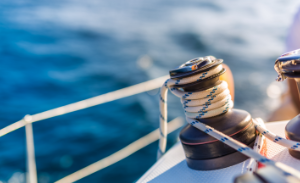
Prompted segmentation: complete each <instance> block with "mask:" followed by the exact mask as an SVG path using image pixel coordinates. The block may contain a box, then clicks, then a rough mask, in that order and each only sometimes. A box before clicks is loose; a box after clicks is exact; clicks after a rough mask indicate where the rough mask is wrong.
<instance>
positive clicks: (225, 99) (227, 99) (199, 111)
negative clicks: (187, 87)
mask: <svg viewBox="0 0 300 183" xmlns="http://www.w3.org/2000/svg"><path fill="white" fill-rule="evenodd" d="M222 69H223V68H222V65H218V66H217V67H214V68H212V69H209V70H207V71H205V72H201V73H198V74H195V75H193V76H190V77H185V78H181V79H168V80H167V81H166V82H165V84H164V85H163V86H162V87H161V92H160V94H161V96H160V140H159V148H158V153H157V158H158V159H159V158H160V157H161V156H162V155H163V154H164V152H165V150H166V143H167V126H166V123H167V93H168V89H170V91H171V92H172V93H173V94H174V95H175V96H177V97H180V98H181V103H182V104H183V107H184V109H185V114H186V117H187V118H189V119H201V118H209V117H212V116H217V115H219V114H222V113H225V112H227V111H228V110H229V109H231V108H232V107H233V102H232V101H231V96H230V93H229V90H228V84H227V83H226V82H225V81H222V82H221V83H220V84H219V85H217V86H214V87H211V88H209V89H206V90H204V91H197V92H184V91H180V90H178V89H177V88H175V87H174V85H179V84H188V83H192V82H196V81H200V80H203V79H206V78H208V77H210V76H212V75H215V74H217V73H220V72H221V71H222Z"/></svg>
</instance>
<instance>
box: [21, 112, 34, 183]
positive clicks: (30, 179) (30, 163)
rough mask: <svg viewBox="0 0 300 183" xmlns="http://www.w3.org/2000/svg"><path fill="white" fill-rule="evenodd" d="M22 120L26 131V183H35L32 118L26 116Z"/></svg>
mask: <svg viewBox="0 0 300 183" xmlns="http://www.w3.org/2000/svg"><path fill="white" fill-rule="evenodd" d="M23 120H24V123H25V131H26V148H27V174H26V178H27V183H37V173H36V164H35V153H34V141H33V130H32V123H31V121H32V117H31V116H30V115H26V116H25V117H24V119H23Z"/></svg>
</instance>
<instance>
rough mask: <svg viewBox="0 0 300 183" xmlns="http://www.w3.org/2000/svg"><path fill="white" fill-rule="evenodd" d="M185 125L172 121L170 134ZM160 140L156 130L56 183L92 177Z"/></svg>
mask: <svg viewBox="0 0 300 183" xmlns="http://www.w3.org/2000/svg"><path fill="white" fill-rule="evenodd" d="M183 124H184V121H183V119H182V118H180V117H177V118H175V119H173V120H172V121H170V122H169V123H168V134H169V133H171V132H173V131H175V130H177V129H178V128H180V127H181V126H182V125H183ZM158 139H159V129H156V130H154V131H153V132H151V133H149V134H147V135H145V136H144V137H142V138H140V139H138V140H136V141H134V142H133V143H131V144H129V145H128V146H126V147H124V148H123V149H121V150H119V151H117V152H115V153H113V154H111V155H109V156H107V157H105V158H103V159H101V160H99V161H97V162H95V163H93V164H91V165H89V166H87V167H85V168H83V169H81V170H78V171H76V172H74V173H72V174H70V175H68V176H66V177H64V178H62V179H60V180H58V181H56V182H55V183H69V182H75V181H77V180H80V179H82V178H84V177H86V176H88V175H91V174H93V173H95V172H97V171H99V170H102V169H103V168H106V167H108V166H110V165H112V164H114V163H116V162H118V161H120V160H122V159H124V158H126V157H128V156H130V155H131V154H133V153H135V152H136V151H138V150H140V149H142V148H144V147H146V146H147V145H149V144H151V143H152V142H155V141H156V140H158Z"/></svg>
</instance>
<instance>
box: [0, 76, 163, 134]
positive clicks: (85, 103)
mask: <svg viewBox="0 0 300 183" xmlns="http://www.w3.org/2000/svg"><path fill="white" fill-rule="evenodd" d="M167 78H168V76H163V77H160V78H156V79H153V80H150V81H146V82H143V83H140V84H137V85H133V86H130V87H127V88H123V89H120V90H116V91H113V92H109V93H106V94H103V95H99V96H96V97H92V98H89V99H86V100H82V101H79V102H75V103H72V104H69V105H65V106H62V107H58V108H55V109H51V110H48V111H45V112H41V113H38V114H34V115H31V119H30V120H27V121H26V122H25V121H24V120H23V119H22V120H20V121H17V122H15V123H13V124H11V125H8V126H7V127H5V128H2V129H1V130H0V137H2V136H4V135H6V134H8V133H10V132H12V131H15V130H17V129H19V128H21V127H23V126H25V125H26V124H27V123H33V122H36V121H41V120H44V119H48V118H52V117H55V116H59V115H63V114H67V113H70V112H74V111H78V110H81V109H85V108H88V107H92V106H95V105H99V104H103V103H106V102H110V101H114V100H117V99H120V98H124V97H128V96H131V95H135V94H138V93H142V92H145V91H150V90H153V89H156V88H159V87H160V86H161V83H163V82H164V81H165V80H166V79H167Z"/></svg>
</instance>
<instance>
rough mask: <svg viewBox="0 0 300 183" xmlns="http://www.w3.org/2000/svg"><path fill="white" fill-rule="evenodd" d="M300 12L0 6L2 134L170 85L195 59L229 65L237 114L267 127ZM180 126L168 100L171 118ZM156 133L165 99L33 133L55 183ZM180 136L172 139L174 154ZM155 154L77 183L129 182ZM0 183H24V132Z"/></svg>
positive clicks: (131, 2)
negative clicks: (74, 108) (146, 84)
mask: <svg viewBox="0 0 300 183" xmlns="http://www.w3.org/2000/svg"><path fill="white" fill-rule="evenodd" d="M298 7H299V2H286V1H283V0H276V1H271V0H264V1H258V0H255V1H237V0H232V1H229V0H227V1H224V0H216V1H209V0H202V1H196V0H187V1H179V0H176V1H171V0H166V1H157V0H154V1H135V0H128V1H121V0H111V1H96V0H85V1H80V0H72V1H71V0H52V1H45V0H40V1H38V2H37V1H33V0H15V1H11V0H1V1H0V64H1V65H0V72H1V75H0V83H1V84H0V99H1V105H0V121H1V123H0V128H3V127H5V126H7V125H9V124H11V123H13V122H15V121H18V120H20V119H21V118H23V117H24V116H25V115H26V114H35V113H39V112H42V111H45V110H48V109H52V108H56V107H59V106H62V105H66V104H69V103H72V102H76V101H79V100H83V99H86V98H89V97H94V96H97V95H100V94H104V93H107V92H110V91H114V90H117V89H121V88H124V87H127V86H131V85H133V84H137V83H140V82H143V81H147V80H149V79H154V78H157V77H159V76H163V75H166V74H168V70H170V69H172V68H174V67H176V66H178V65H179V64H181V63H183V62H185V61H187V60H189V59H191V58H194V57H197V56H205V55H214V56H216V57H218V58H223V59H224V62H225V63H226V64H227V65H229V66H230V68H231V69H232V72H233V75H234V78H235V92H236V95H235V107H237V108H241V109H244V110H247V111H249V112H250V113H251V114H252V115H253V116H254V117H263V118H265V119H266V118H267V116H268V114H269V112H270V111H272V110H273V109H274V108H272V106H274V105H273V103H274V100H275V99H274V98H269V97H268V95H267V92H266V91H267V88H268V86H269V84H270V83H272V82H273V81H274V80H275V78H276V73H275V71H274V70H273V64H274V60H275V59H276V57H278V56H279V55H280V54H281V53H283V52H284V51H285V48H284V47H285V37H286V34H287V32H288V27H289V25H290V24H291V23H292V20H293V15H294V14H295V12H296V11H297V9H298ZM178 115H181V116H183V111H182V108H181V105H180V102H179V100H178V99H177V98H175V97H174V96H172V95H170V97H169V119H173V118H175V117H177V116H178ZM156 128H158V95H157V90H155V91H151V92H147V93H142V94H138V95H135V96H131V97H127V98H124V99H120V100H117V101H113V102H109V103H106V104H102V105H99V106H95V107H92V108H89V109H85V110H82V111H78V112H74V113H70V114H66V115H63V116H59V117H55V118H52V119H47V120H44V121H41V122H36V123H34V124H33V130H34V141H35V153H36V162H37V171H38V179H39V182H40V183H49V182H54V181H56V180H58V179H60V178H63V177H64V176H67V175H69V174H70V173H73V172H75V171H77V170H79V169H81V168H83V167H85V166H87V165H89V164H91V163H93V162H95V161H98V160H100V159H102V158H104V157H106V156H108V155H110V154H112V153H114V152H115V151H117V150H119V149H121V148H122V147H124V146H126V145H128V144H129V143H131V142H133V141H134V140H136V139H138V138H140V137H142V136H144V135H146V134H147V133H149V132H151V131H152V130H154V129H156ZM177 135H178V131H176V132H174V133H172V134H171V135H170V137H169V146H171V145H172V144H174V143H175V142H176V140H177ZM156 148H157V143H153V144H151V145H149V146H147V147H146V148H144V149H142V150H140V151H138V152H137V153H135V154H133V155H131V156H129V157H128V158H126V159H124V160H122V161H120V162H118V163H116V164H114V165H112V166H110V167H107V168H105V169H103V170H101V171H99V172H96V173H94V174H92V175H90V176H88V177H86V178H83V179H81V180H80V181H78V182H133V181H135V180H137V179H138V178H139V177H140V176H141V175H142V174H143V173H144V172H145V171H146V170H147V169H148V168H149V167H150V166H151V165H152V164H153V163H154V162H155V158H156ZM0 149H1V151H0V182H1V181H2V182H3V183H4V182H8V183H21V182H25V172H26V147H25V130H24V128H21V129H19V130H17V131H15V132H12V133H10V134H8V135H5V136H4V137H1V138H0Z"/></svg>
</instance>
